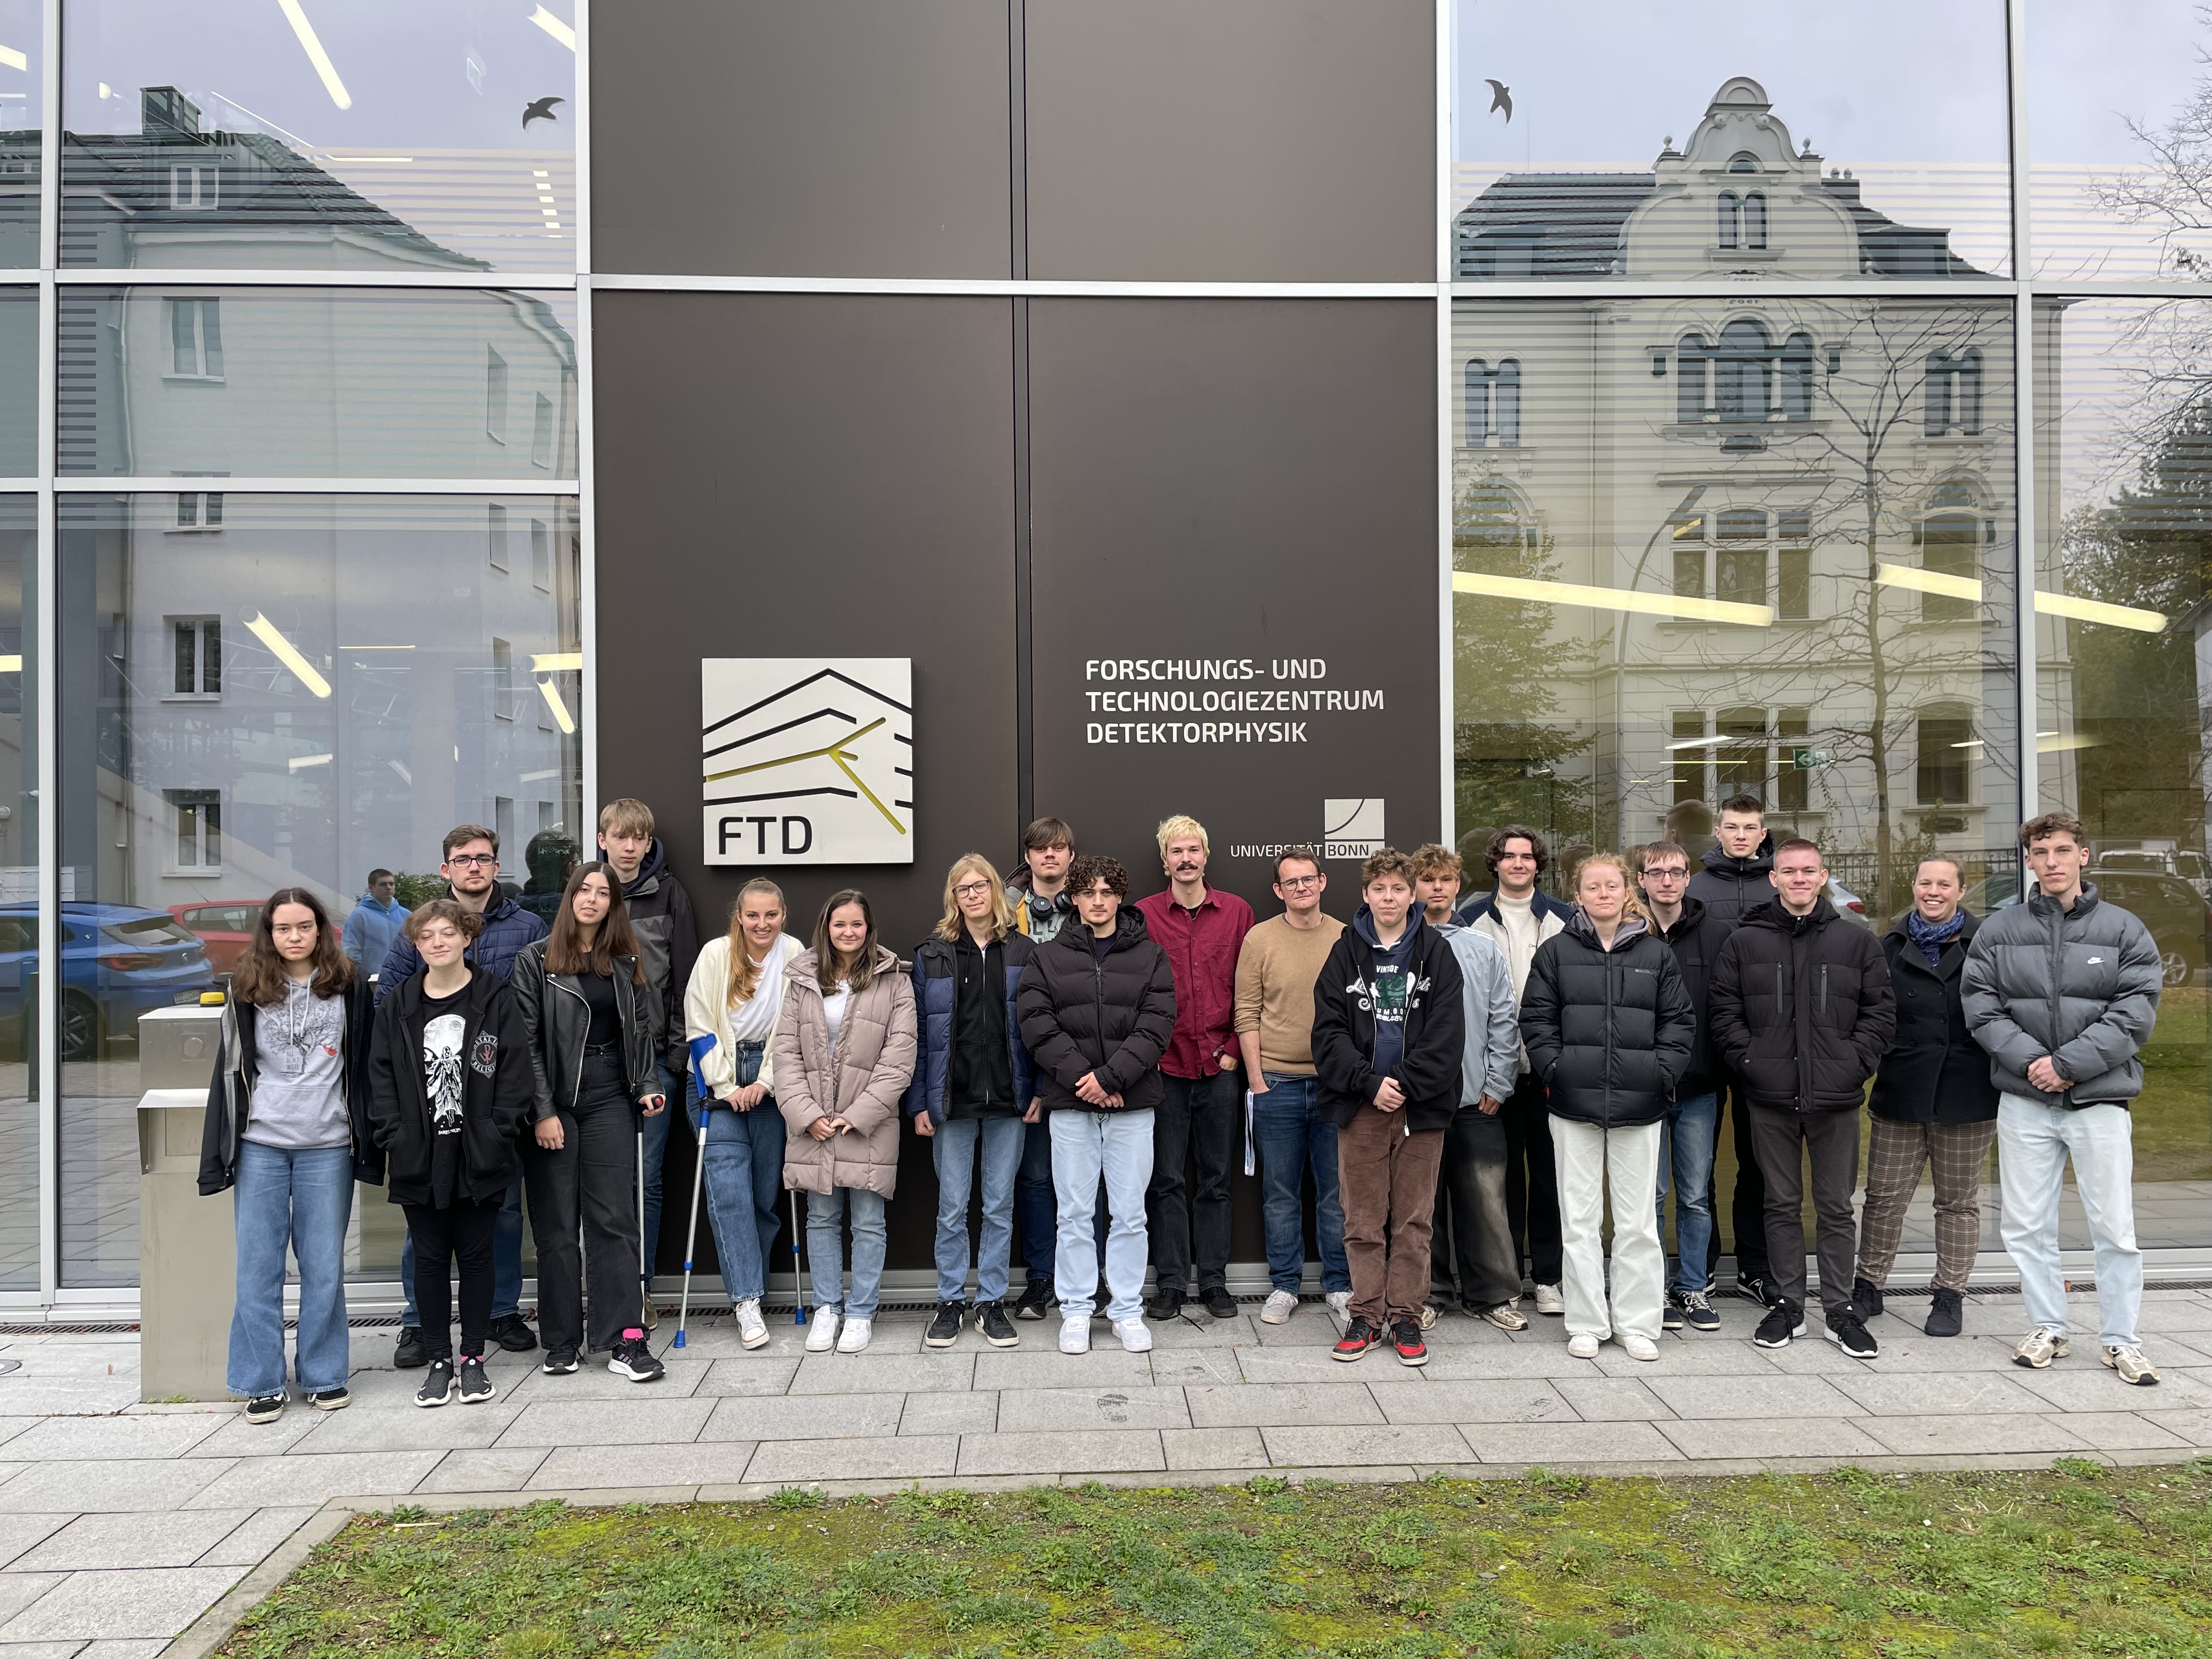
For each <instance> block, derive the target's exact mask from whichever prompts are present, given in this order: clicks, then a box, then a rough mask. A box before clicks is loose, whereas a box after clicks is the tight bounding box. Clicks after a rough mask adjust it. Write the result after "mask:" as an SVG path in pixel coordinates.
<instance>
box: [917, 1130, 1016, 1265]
mask: <svg viewBox="0 0 2212 1659" xmlns="http://www.w3.org/2000/svg"><path fill="white" fill-rule="evenodd" d="M1029 1127H1030V1126H1029V1125H1028V1124H1026V1123H1024V1122H1023V1121H1021V1119H1019V1118H1018V1117H960V1118H947V1119H945V1121H944V1122H942V1123H940V1124H939V1125H938V1126H937V1133H935V1134H933V1135H932V1136H931V1137H930V1139H929V1157H930V1161H931V1163H933V1164H935V1166H936V1168H937V1299H938V1300H939V1302H957V1301H959V1300H960V1299H961V1296H962V1294H963V1292H964V1291H966V1290H967V1288H968V1200H969V1194H972V1193H973V1192H974V1191H975V1152H976V1149H977V1148H978V1147H979V1146H980V1147H981V1149H982V1154H983V1233H982V1237H981V1240H980V1241H979V1242H978V1243H977V1245H976V1249H975V1300H976V1301H977V1302H978V1303H979V1304H980V1303H985V1302H1003V1301H1005V1300H1006V1264H1007V1258H1008V1257H1009V1256H1011V1255H1012V1253H1013V1248H1014V1177H1015V1176H1017V1175H1018V1174H1019V1173H1020V1170H1021V1167H1022V1147H1023V1145H1024V1137H1025V1136H1026V1135H1027V1133H1028V1132H1029Z"/></svg>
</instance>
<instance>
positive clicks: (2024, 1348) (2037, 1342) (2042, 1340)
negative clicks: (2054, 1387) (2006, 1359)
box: [2012, 1325, 2111, 1371]
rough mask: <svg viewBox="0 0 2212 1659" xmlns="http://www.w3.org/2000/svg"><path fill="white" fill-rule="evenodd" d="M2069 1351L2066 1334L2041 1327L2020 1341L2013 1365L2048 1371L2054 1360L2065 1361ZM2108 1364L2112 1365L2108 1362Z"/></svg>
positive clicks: (2013, 1357)
mask: <svg viewBox="0 0 2212 1659" xmlns="http://www.w3.org/2000/svg"><path fill="white" fill-rule="evenodd" d="M2068 1352H2069V1349H2068V1347H2067V1345H2066V1333H2065V1332H2063V1331H2047V1330H2045V1329H2044V1328H2043V1327H2042V1326H2040V1325H2038V1326H2037V1327H2036V1328H2034V1329H2033V1330H2032V1331H2030V1332H2029V1333H2028V1334H2027V1335H2026V1336H2023V1337H2022V1338H2021V1340H2020V1346H2018V1347H2017V1348H2015V1349H2014V1350H2013V1351H2012V1363H2013V1364H2015V1365H2025V1366H2027V1368H2028V1369H2029V1370H2036V1371H2040V1370H2049V1369H2050V1365H2051V1361H2052V1360H2054V1359H2063V1358H2066V1356H2067V1354H2068ZM2106 1364H2111V1362H2110V1361H2109V1360H2108V1361H2106Z"/></svg>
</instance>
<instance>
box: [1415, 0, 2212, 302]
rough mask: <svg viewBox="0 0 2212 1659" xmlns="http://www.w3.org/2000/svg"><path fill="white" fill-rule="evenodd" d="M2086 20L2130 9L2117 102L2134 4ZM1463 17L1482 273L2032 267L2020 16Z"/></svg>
mask: <svg viewBox="0 0 2212 1659" xmlns="http://www.w3.org/2000/svg"><path fill="white" fill-rule="evenodd" d="M2046 3H2047V9H2059V8H2058V7H2057V0H2046ZM2084 9H2085V10H2094V11H2099V12H2108V13H2110V14H2112V15H2111V17H2110V18H2109V19H2108V20H2107V21H2106V22H2105V23H2104V24H2103V25H2102V27H2101V28H2100V29H2099V30H2097V31H2095V32H2094V33H2088V32H2087V31H2085V32H2084V34H2085V39H2086V40H2087V41H2088V42H2089V43H2090V44H2087V45H2086V46H2081V47H2080V48H2079V50H2081V51H2084V52H2089V53H2091V54H2093V55H2099V56H2101V57H2102V58H2105V59H2106V62H2107V63H2108V64H2109V65H2110V66H2111V67H2110V71H2109V73H2110V76H2111V77H2112V79H2113V81H2114V82H2115V85H2116V87H2117V86H2118V84H2119V83H2120V82H2123V81H2124V78H2125V68H2131V67H2132V66H2133V64H2134V60H2135V58H2136V53H2135V52H2133V51H2130V52H2125V53H2116V52H2112V50H2111V49H2110V42H2111V41H2112V40H2114V39H2116V38H2123V37H2124V36H2125V35H2126V34H2127V33H2129V31H2128V28H2127V27H2126V25H2125V23H2124V22H2123V21H2121V18H2120V14H2121V8H2120V7H2119V6H2118V4H2117V3H2111V4H2106V5H2099V6H2094V7H2088V8H2084ZM2174 9H2181V8H2180V6H2179V0H2175V3H2174ZM1454 21H1455V30H1454V38H1455V98H1454V112H1453V123H1452V130H1453V138H1452V146H1453V149H1452V153H1453V167H1452V180H1451V183H1452V193H1451V210H1452V213H1453V215H1454V226H1453V229H1454V274H1455V276H1456V278H1457V279H1458V280H1460V281H1462V282H1489V281H1521V282H1526V281H1529V280H1532V279H1534V280H1541V279H1544V278H1563V279H1577V280H1583V281H1588V280H1590V279H1592V278H1602V277H1609V276H1612V277H1626V278H1630V279H1636V278H1643V279H1646V280H1650V281H1681V280H1685V279H1688V278H1694V277H1701V276H1712V277H1724V276H1787V277H1796V278H1806V279H1813V280H1822V281H1832V280H1835V279H1838V278H1842V279H1845V280H1849V281H1854V282H1856V281H1861V280H1864V281H1868V282H1876V283H1878V282H1882V281H1891V280H1911V281H1922V282H1924V281H1927V280H1929V279H1930V278H1936V279H1942V278H1954V277H1972V276H2006V275H2009V274H2010V267H2011V258H2012V229H2011V207H2010V202H2011V179H2010V172H2009V165H2008V153H2009V127H2008V111H2007V106H2006V46H2005V37H2004V8H2003V7H2002V5H1998V4H1995V3H1988V0H1985V3H1982V4H1977V5H1959V6H1948V7H1935V8H1930V7H1927V6H1923V5H1917V4H1914V3H1911V0H1870V3H1868V4H1865V5H1862V6H1859V7H1857V8H1855V9H1853V11H1852V13H1851V26H1850V27H1848V28H1838V27H1835V26H1834V24H1833V20H1832V18H1831V17H1829V16H1828V15H1826V14H1823V13H1821V12H1820V11H1818V10H1808V9H1803V8H1796V7H1770V8H1765V9H1759V8H1755V7H1744V6H1740V5H1733V4H1727V3H1723V0H1683V3H1677V4H1674V5H1668V6H1614V7H1611V8H1608V9H1607V11H1606V13H1605V21H1604V27H1602V28H1599V29H1592V28H1591V27H1589V17H1588V15H1586V14H1585V12H1584V11H1583V10H1582V9H1577V8H1574V7H1561V6H1501V5H1495V4H1482V3H1477V0H1456V3H1455V7H1454ZM1899 40H1910V41H1911V43H1912V46H1911V50H1910V51H1899V50H1898V48H1897V46H1896V43H1897V42H1898V41H1899ZM2192 61H2193V60H2192ZM1493 81H1494V82H1498V84H1499V85H1502V86H1504V88H1507V90H1506V93H1505V94H1504V95H1503V96H1499V95H1495V94H1492V89H1491V85H1490V83H1491V82H1493ZM2135 106H2136V104H2135V102H2134V101H2133V100H2132V97H2131V95H2130V94H2124V93H2122V92H2120V91H2118V90H2115V91H2114V92H2113V93H2112V94H2111V96H2110V97H2109V98H2108V99H2107V100H2105V101H2102V102H2100V103H2099V104H2098V106H2097V107H2098V108H2100V109H2124V108H2132V107H2135Z"/></svg>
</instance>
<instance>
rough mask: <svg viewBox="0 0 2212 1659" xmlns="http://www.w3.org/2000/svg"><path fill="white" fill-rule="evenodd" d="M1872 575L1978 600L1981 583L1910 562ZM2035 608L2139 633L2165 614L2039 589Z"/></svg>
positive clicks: (2155, 630) (2161, 628)
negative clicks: (1918, 566) (1919, 567)
mask: <svg viewBox="0 0 2212 1659" xmlns="http://www.w3.org/2000/svg"><path fill="white" fill-rule="evenodd" d="M1874 569H1875V575H1874V579H1875V582H1876V583H1878V584H1879V585H1880V586H1883V587H1909V588H1911V589H1913V590H1914V591H1915V592H1921V593H1940V594H1942V596H1943V597H1944V598H1945V599H1971V600H1972V601H1973V602H1974V603H1975V604H1977V605H1978V604H1980V603H1981V599H1982V585H1981V583H1979V582H1978V581H1976V580H1974V579H1973V578H1972V576H1947V575H1945V574H1942V572H1940V571H1936V570H1920V569H1916V568H1913V567H1912V566H1911V565H1904V564H1877V565H1875V568H1874ZM2035 608H2036V611H2038V612H2039V614H2040V615H2043V616H2045V617H2072V618H2073V619H2074V620H2075V621H2076V622H2088V623H2103V624H2104V625H2105V626H2106V627H2107V628H2130V629H2134V630H2135V631H2136V633H2138V634H2162V633H2164V632H2165V631H2166V620H2167V619H2166V617H2164V616H2163V615H2161V614H2160V613H2159V612H2158V611H2142V610H2138V609H2137V608H2136V607H2135V606H2134V605H2107V604H2106V602H2105V601H2104V600H2102V599H2081V598H2079V597H2078V596H2076V595H2075V594H2072V593H2045V592H2041V591H2040V590H2039V591H2038V592H2037V593H2036V596H2035Z"/></svg>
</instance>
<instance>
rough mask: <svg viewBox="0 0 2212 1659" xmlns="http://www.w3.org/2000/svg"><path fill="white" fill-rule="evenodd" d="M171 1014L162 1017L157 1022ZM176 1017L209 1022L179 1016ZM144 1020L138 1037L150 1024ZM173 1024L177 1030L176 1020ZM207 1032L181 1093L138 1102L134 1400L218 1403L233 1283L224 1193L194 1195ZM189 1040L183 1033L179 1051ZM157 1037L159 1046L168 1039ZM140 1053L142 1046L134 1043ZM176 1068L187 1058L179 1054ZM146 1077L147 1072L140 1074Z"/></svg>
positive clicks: (169, 1090)
mask: <svg viewBox="0 0 2212 1659" xmlns="http://www.w3.org/2000/svg"><path fill="white" fill-rule="evenodd" d="M167 1012H170V1011H167V1010H163V1011H161V1013H162V1014H167ZM174 1012H176V1013H178V1014H188V1015H194V1016H197V1015H200V1014H202V1013H203V1012H204V1013H206V1014H210V1015H212V1014H215V1013H216V1012H219V1011H218V1010H216V1009H207V1010H204V1011H203V1010H201V1009H197V1008H189V1009H186V1008H179V1009H177V1010H175V1011H174ZM157 1018H158V1016H156V1015H151V1014H149V1016H147V1018H145V1020H144V1021H143V1022H142V1024H141V1027H140V1029H141V1030H142V1032H146V1031H150V1030H152V1029H154V1028H155V1025H156V1020H157ZM173 1023H174V1024H178V1025H179V1026H181V1025H182V1024H184V1022H182V1021H177V1022H173ZM214 1032H215V1026H214V1023H213V1022H212V1020H210V1021H208V1022H207V1024H206V1030H205V1034H204V1035H205V1040H206V1042H207V1044H208V1049H207V1054H208V1057H207V1059H206V1060H205V1061H200V1060H197V1058H196V1057H193V1058H191V1060H190V1063H191V1065H193V1066H196V1067H197V1071H198V1079H197V1082H195V1083H194V1084H192V1085H189V1086H179V1087H161V1088H152V1089H149V1090H148V1091H146V1093H145V1094H144V1095H143V1096H142V1097H140V1099H139V1102H138V1310H139V1311H138V1376H139V1397H140V1398H141V1399H143V1400H149V1401H152V1400H174V1399H178V1398H180V1397H181V1398H183V1399H185V1400H223V1399H227V1398H228V1390H227V1389H225V1388H224V1387H223V1372H224V1364H225V1361H226V1359H227V1358H228V1350H229V1345H230V1311H231V1305H232V1302H233V1299H234V1294H235V1286H236V1284H237V1279H238V1249H237V1240H236V1237H235V1218H236V1213H237V1207H236V1204H235V1201H234V1200H233V1198H232V1196H231V1194H228V1193H224V1194H221V1195H220V1196H218V1197H215V1198H203V1197H201V1196H200V1188H199V1176H200V1130H201V1126H202V1124H203V1123H204V1121H205V1118H206V1115H207V1085H208V1074H209V1073H210V1071H211V1070H212V1068H213V1066H214V1064H215V1050H214ZM193 1035H194V1034H193V1033H191V1032H190V1031H185V1032H183V1033H182V1034H180V1035H179V1037H178V1041H177V1048H178V1049H179V1051H181V1049H182V1048H184V1046H185V1043H186V1042H190V1041H191V1038H192V1036H193ZM167 1036H168V1034H167V1033H166V1032H165V1033H164V1037H163V1039H162V1040H163V1041H164V1042H166V1041H167ZM139 1041H140V1044H141V1052H142V1054H143V1053H144V1052H145V1050H146V1048H147V1038H146V1036H141V1037H140V1039H139ZM175 1059H176V1061H177V1063H178V1064H179V1065H182V1064H184V1063H185V1061H186V1060H187V1056H185V1055H184V1054H182V1053H181V1052H179V1053H178V1054H176V1055H175ZM149 1073H151V1074H154V1075H158V1073H152V1068H151V1067H150V1066H149Z"/></svg>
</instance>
